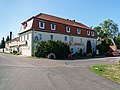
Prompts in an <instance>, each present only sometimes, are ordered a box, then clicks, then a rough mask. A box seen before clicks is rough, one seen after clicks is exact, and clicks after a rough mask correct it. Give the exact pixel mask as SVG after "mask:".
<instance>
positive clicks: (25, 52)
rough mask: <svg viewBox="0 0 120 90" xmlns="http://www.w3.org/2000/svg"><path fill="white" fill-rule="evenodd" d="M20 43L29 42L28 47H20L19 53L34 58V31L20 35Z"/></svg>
mask: <svg viewBox="0 0 120 90" xmlns="http://www.w3.org/2000/svg"><path fill="white" fill-rule="evenodd" d="M20 38H21V39H20V42H22V41H23V42H24V41H27V44H26V45H19V51H20V52H21V54H22V55H25V56H32V31H28V32H25V33H23V34H21V35H20Z"/></svg>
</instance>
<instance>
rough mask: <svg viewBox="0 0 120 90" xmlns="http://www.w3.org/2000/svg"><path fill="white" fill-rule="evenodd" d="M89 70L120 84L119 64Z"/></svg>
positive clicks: (99, 66) (93, 67)
mask: <svg viewBox="0 0 120 90" xmlns="http://www.w3.org/2000/svg"><path fill="white" fill-rule="evenodd" d="M90 70H91V71H94V72H96V73H97V74H100V75H102V76H104V77H106V78H109V79H111V80H113V81H115V82H118V83H120V64H115V65H98V66H92V67H90Z"/></svg>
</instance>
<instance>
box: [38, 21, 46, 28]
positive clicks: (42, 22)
mask: <svg viewBox="0 0 120 90" xmlns="http://www.w3.org/2000/svg"><path fill="white" fill-rule="evenodd" d="M39 28H42V29H44V28H45V22H44V21H39Z"/></svg>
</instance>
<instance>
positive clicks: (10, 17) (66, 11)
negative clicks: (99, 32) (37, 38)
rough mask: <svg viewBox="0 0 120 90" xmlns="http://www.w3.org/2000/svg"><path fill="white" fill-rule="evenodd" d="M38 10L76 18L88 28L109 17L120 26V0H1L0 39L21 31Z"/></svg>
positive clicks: (15, 34)
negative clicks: (23, 24) (24, 23)
mask: <svg viewBox="0 0 120 90" xmlns="http://www.w3.org/2000/svg"><path fill="white" fill-rule="evenodd" d="M39 13H47V14H51V15H55V16H59V17H63V18H69V19H75V20H76V21H78V22H81V23H83V24H85V25H87V26H89V27H91V26H93V27H94V26H97V25H99V23H101V22H102V21H104V20H106V19H112V20H114V21H115V22H116V23H117V24H118V25H120V0H0V17H1V18H0V40H1V38H2V37H5V38H6V36H7V35H8V34H9V32H10V31H12V32H13V35H14V37H16V36H17V34H18V32H19V31H20V27H21V23H22V22H23V21H25V20H27V19H29V18H30V17H32V16H34V15H37V14H39Z"/></svg>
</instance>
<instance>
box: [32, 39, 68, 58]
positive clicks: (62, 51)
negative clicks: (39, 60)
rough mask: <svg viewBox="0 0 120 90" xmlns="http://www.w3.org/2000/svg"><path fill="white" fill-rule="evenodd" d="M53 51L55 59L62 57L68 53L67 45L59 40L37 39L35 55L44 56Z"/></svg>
mask: <svg viewBox="0 0 120 90" xmlns="http://www.w3.org/2000/svg"><path fill="white" fill-rule="evenodd" d="M50 53H54V54H55V55H56V58H57V59H64V58H67V57H68V54H69V53H70V50H69V46H68V45H67V44H65V43H63V42H61V41H52V40H48V41H39V42H38V43H37V46H36V48H35V50H34V55H35V56H36V57H46V56H47V55H48V54H50Z"/></svg>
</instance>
